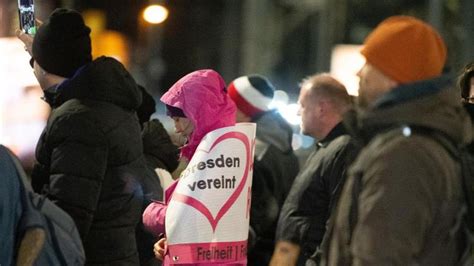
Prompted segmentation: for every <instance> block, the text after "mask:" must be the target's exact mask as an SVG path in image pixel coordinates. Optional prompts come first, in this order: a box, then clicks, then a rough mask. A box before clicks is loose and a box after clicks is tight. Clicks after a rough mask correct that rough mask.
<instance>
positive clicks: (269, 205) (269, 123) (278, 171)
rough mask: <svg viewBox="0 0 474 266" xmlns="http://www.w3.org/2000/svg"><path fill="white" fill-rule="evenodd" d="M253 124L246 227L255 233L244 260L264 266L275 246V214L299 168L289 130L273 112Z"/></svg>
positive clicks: (291, 133)
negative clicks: (255, 128) (250, 185)
mask: <svg viewBox="0 0 474 266" xmlns="http://www.w3.org/2000/svg"><path fill="white" fill-rule="evenodd" d="M254 122H256V123H257V133H256V145H255V161H254V170H253V171H254V172H253V181H252V208H251V215H250V226H251V227H252V229H253V230H254V231H255V233H256V239H254V240H256V241H255V246H254V247H253V248H250V250H249V256H248V258H249V265H268V263H269V261H270V258H271V255H272V253H273V247H274V245H275V239H274V238H275V230H276V224H277V220H278V215H279V213H280V209H281V207H282V206H283V202H284V201H285V198H286V196H287V195H288V192H289V190H290V187H291V184H292V183H293V180H294V179H295V176H296V175H297V174H298V171H299V165H298V159H297V157H296V155H295V154H294V153H293V148H292V147H291V141H292V137H293V131H292V129H291V127H290V126H289V125H288V123H287V122H286V121H285V120H284V119H283V118H282V117H281V116H280V115H279V114H278V113H277V112H276V111H269V112H265V113H263V114H262V115H260V116H258V117H257V118H255V119H254Z"/></svg>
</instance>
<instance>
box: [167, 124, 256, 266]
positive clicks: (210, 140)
mask: <svg viewBox="0 0 474 266" xmlns="http://www.w3.org/2000/svg"><path fill="white" fill-rule="evenodd" d="M255 131H256V125H255V124H253V123H240V124H237V125H236V126H232V127H226V128H220V129H217V130H215V131H212V132H210V133H208V134H207V135H206V136H205V137H204V138H203V140H202V141H201V143H200V144H199V146H198V148H197V150H196V152H195V154H194V156H193V158H192V159H191V161H190V162H189V165H188V167H187V168H186V169H185V170H184V171H183V173H182V174H181V177H180V180H179V183H178V185H177V187H176V189H175V191H174V193H173V196H172V197H171V200H170V202H169V204H168V208H167V211H166V236H167V243H168V251H169V254H170V258H171V261H172V263H173V264H184V263H245V262H246V259H247V237H248V231H249V219H250V217H249V216H250V199H251V185H252V172H253V154H254V146H255Z"/></svg>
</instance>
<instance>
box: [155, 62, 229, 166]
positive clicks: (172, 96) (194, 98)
mask: <svg viewBox="0 0 474 266" xmlns="http://www.w3.org/2000/svg"><path fill="white" fill-rule="evenodd" d="M161 101H162V102H163V103H165V104H167V105H171V106H173V107H177V108H179V109H181V110H183V112H184V114H185V115H186V117H187V118H188V119H190V120H191V122H192V123H193V125H194V131H193V132H192V133H191V135H190V136H189V139H188V143H187V144H186V145H185V146H184V147H183V148H182V149H181V156H182V157H185V158H187V159H188V160H191V158H192V157H193V154H194V151H196V148H197V146H198V145H199V142H201V140H202V138H203V137H204V136H205V135H206V134H207V133H209V132H211V131H213V130H215V129H218V128H222V127H228V126H233V125H235V110H236V108H235V104H234V102H233V101H232V100H231V99H230V97H229V95H228V94H227V91H226V89H225V82H224V80H223V79H222V77H221V76H220V75H219V73H217V72H216V71H214V70H211V69H203V70H197V71H194V72H191V73H189V74H187V75H186V76H184V77H182V78H181V79H180V80H178V81H177V82H176V83H175V84H174V85H173V86H171V88H170V89H169V90H168V92H166V93H165V94H164V95H163V96H162V97H161Z"/></svg>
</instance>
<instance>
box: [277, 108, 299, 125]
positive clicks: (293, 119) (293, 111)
mask: <svg viewBox="0 0 474 266" xmlns="http://www.w3.org/2000/svg"><path fill="white" fill-rule="evenodd" d="M299 108H300V106H299V105H298V104H296V103H291V104H288V105H285V106H283V105H282V106H279V107H278V108H277V109H278V112H279V113H280V115H281V116H282V117H283V118H284V119H285V120H286V121H287V122H288V123H290V124H292V125H295V126H297V125H299V124H301V116H299V115H298V109H299Z"/></svg>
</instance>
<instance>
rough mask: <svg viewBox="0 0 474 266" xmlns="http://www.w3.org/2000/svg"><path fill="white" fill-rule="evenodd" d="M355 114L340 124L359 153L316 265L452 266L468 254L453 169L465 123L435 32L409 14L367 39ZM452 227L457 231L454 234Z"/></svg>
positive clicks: (458, 180)
mask: <svg viewBox="0 0 474 266" xmlns="http://www.w3.org/2000/svg"><path fill="white" fill-rule="evenodd" d="M361 53H362V55H364V56H365V58H366V60H367V61H366V64H365V65H364V66H363V67H362V69H361V70H360V71H359V73H358V76H359V78H360V82H359V85H360V88H359V97H358V107H359V108H358V109H357V110H355V111H354V112H352V113H350V114H349V115H348V116H347V117H346V118H345V123H346V125H347V126H348V127H349V132H354V135H353V141H354V144H355V145H358V146H359V153H358V154H356V155H355V156H354V157H353V163H352V165H351V167H350V168H349V170H348V177H347V179H346V184H345V185H344V189H343V192H342V195H341V198H340V200H339V202H338V206H337V210H336V212H335V213H334V215H333V217H332V220H331V222H330V224H329V229H328V235H327V238H328V240H327V241H326V242H325V244H324V246H323V248H322V250H323V251H322V265H462V264H461V263H460V262H465V261H466V258H465V257H463V254H466V251H468V249H469V247H468V245H467V244H465V243H467V242H466V241H467V238H466V235H465V233H464V230H463V226H459V225H463V223H462V221H461V219H462V209H463V206H464V204H465V200H464V196H463V192H462V184H461V180H462V179H461V176H460V175H461V173H460V171H459V169H460V163H459V162H458V161H457V160H456V159H455V158H454V157H453V156H452V155H451V153H450V152H449V151H448V149H447V148H446V146H445V145H444V144H443V143H441V142H442V141H445V142H447V143H450V144H451V145H464V144H466V143H467V140H468V139H469V136H470V134H471V130H472V129H471V123H469V118H468V116H467V114H466V113H465V111H464V110H463V108H462V106H461V103H460V101H459V96H458V92H457V91H456V89H455V88H454V86H452V85H453V84H452V80H451V78H450V77H449V75H444V74H443V73H442V72H443V68H444V65H445V62H446V57H447V49H446V46H445V44H444V41H443V39H442V37H441V36H440V35H439V33H438V32H437V31H436V30H435V29H434V28H433V27H431V26H430V25H428V24H427V23H425V22H423V21H421V20H419V19H417V18H414V17H409V16H394V17H390V18H388V19H386V20H384V21H383V22H382V23H380V24H379V25H378V26H377V27H376V28H375V30H374V31H373V32H372V33H370V34H369V36H368V37H367V39H366V40H365V42H364V46H363V49H362V51H361ZM456 225H458V227H456Z"/></svg>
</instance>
